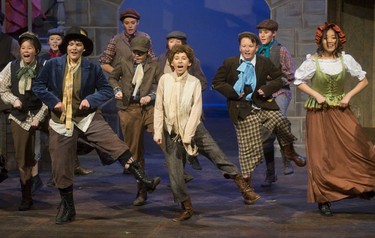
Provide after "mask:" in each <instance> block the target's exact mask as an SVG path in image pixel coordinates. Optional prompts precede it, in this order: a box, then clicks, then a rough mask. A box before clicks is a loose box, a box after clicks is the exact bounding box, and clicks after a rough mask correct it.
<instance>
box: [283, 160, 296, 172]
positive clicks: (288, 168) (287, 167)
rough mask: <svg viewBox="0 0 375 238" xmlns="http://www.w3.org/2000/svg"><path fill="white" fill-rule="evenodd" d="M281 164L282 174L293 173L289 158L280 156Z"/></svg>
mask: <svg viewBox="0 0 375 238" xmlns="http://www.w3.org/2000/svg"><path fill="white" fill-rule="evenodd" d="M282 160H283V165H284V174H285V175H289V174H293V173H294V169H293V165H292V162H290V160H288V159H286V158H285V157H282Z"/></svg>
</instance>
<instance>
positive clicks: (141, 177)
mask: <svg viewBox="0 0 375 238" xmlns="http://www.w3.org/2000/svg"><path fill="white" fill-rule="evenodd" d="M128 171H129V172H130V173H131V174H132V175H133V176H134V177H135V178H136V179H137V180H138V181H140V182H142V183H143V184H144V185H145V186H146V189H147V191H148V192H153V191H154V190H155V188H156V186H158V184H159V183H160V178H159V177H155V178H153V179H152V180H151V179H149V178H147V176H146V174H145V172H144V171H143V169H141V167H140V166H139V164H138V162H137V161H133V162H132V163H131V164H129V168H128Z"/></svg>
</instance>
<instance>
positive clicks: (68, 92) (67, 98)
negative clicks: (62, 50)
mask: <svg viewBox="0 0 375 238" xmlns="http://www.w3.org/2000/svg"><path fill="white" fill-rule="evenodd" d="M81 59H82V58H80V59H79V60H78V62H72V61H71V60H70V59H69V58H67V65H68V72H67V73H66V75H65V87H64V96H63V105H64V108H65V111H64V112H63V113H62V114H61V117H60V120H61V121H64V119H65V128H66V130H72V129H73V127H72V125H73V124H72V115H73V105H72V101H73V82H74V73H75V72H77V70H78V69H79V67H80V65H81Z"/></svg>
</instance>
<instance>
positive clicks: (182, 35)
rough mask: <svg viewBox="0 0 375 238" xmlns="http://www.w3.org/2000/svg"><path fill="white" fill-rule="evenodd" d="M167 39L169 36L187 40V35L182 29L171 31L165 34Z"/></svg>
mask: <svg viewBox="0 0 375 238" xmlns="http://www.w3.org/2000/svg"><path fill="white" fill-rule="evenodd" d="M166 38H167V40H169V39H170V38H176V39H180V40H187V35H186V34H185V33H184V32H182V31H172V32H169V33H168V35H167V36H166Z"/></svg>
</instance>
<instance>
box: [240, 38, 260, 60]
mask: <svg viewBox="0 0 375 238" xmlns="http://www.w3.org/2000/svg"><path fill="white" fill-rule="evenodd" d="M257 48H258V46H257V44H256V42H255V41H254V42H253V41H251V39H250V38H248V37H244V38H242V39H241V41H240V53H241V55H242V57H243V58H244V59H245V60H249V61H251V60H252V59H253V58H254V55H255V53H256V51H257Z"/></svg>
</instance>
